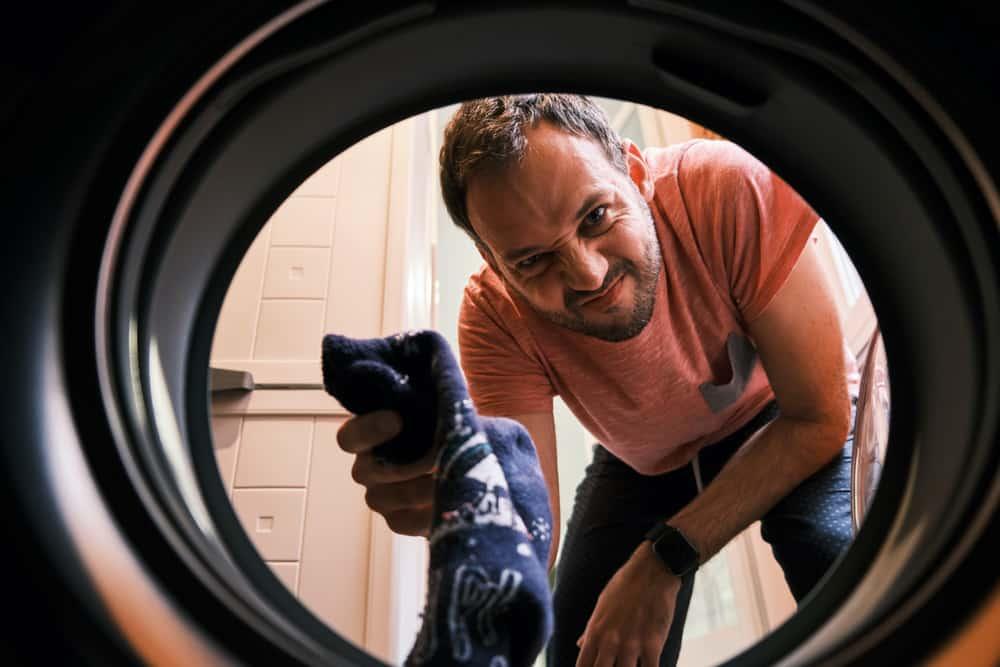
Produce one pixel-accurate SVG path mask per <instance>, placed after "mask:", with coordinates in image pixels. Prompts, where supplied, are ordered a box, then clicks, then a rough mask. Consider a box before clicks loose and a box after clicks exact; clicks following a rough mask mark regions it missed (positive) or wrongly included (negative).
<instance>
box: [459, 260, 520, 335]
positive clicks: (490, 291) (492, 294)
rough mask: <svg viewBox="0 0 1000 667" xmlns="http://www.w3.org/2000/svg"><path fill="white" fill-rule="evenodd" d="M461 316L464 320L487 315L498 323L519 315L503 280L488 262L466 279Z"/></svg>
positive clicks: (486, 316)
mask: <svg viewBox="0 0 1000 667" xmlns="http://www.w3.org/2000/svg"><path fill="white" fill-rule="evenodd" d="M459 317H460V319H462V320H463V321H469V320H471V319H478V318H484V317H485V318H488V319H490V320H493V321H495V322H497V323H499V322H503V321H508V320H511V319H515V318H518V317H519V314H518V310H517V306H516V304H515V303H514V300H513V299H512V298H511V296H510V293H509V292H508V291H507V288H506V286H505V285H504V282H503V280H501V279H500V276H498V275H497V274H496V272H495V271H494V270H493V269H491V268H490V266H489V265H488V264H483V265H482V266H481V267H480V268H479V269H478V270H476V271H474V272H473V273H472V275H470V276H469V279H468V281H466V283H465V290H464V293H463V295H462V307H461V312H460V313H459Z"/></svg>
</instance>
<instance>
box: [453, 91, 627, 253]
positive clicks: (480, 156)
mask: <svg viewBox="0 0 1000 667" xmlns="http://www.w3.org/2000/svg"><path fill="white" fill-rule="evenodd" d="M541 121H546V122H548V123H551V124H552V125H554V126H555V127H557V128H560V129H562V130H565V131H567V132H569V133H571V134H574V135H577V136H579V137H584V138H589V139H593V140H594V141H596V142H597V143H598V144H600V145H601V147H602V148H603V149H604V152H605V153H606V154H607V156H608V159H609V160H610V161H611V163H612V164H614V165H615V166H616V167H618V168H619V169H621V170H622V171H623V172H625V171H627V168H628V167H627V162H626V157H625V147H624V146H623V145H622V140H621V138H620V137H619V136H618V133H617V132H615V131H614V129H612V127H611V123H610V121H609V120H608V117H607V115H606V114H605V113H604V111H603V110H602V109H601V107H599V106H597V104H595V103H594V102H593V101H591V100H590V99H589V98H587V97H584V96H582V95H558V94H552V93H536V94H531V95H503V96H499V97H486V98H483V99H478V100H472V101H469V102H464V103H463V104H462V105H461V106H460V107H459V108H458V111H456V112H455V115H454V116H453V117H452V118H451V120H450V121H449V122H448V125H447V126H446V127H445V130H444V143H443V144H442V146H441V154H440V169H441V194H442V196H443V197H444V203H445V206H446V207H447V209H448V213H449V215H451V219H452V220H453V221H454V222H455V224H456V225H458V226H459V227H461V228H462V229H464V230H465V232H466V233H467V234H468V235H469V236H470V237H472V240H473V241H475V242H476V243H482V241H481V240H480V239H479V237H478V235H477V234H476V232H475V230H474V229H473V228H472V223H471V222H470V221H469V210H468V206H467V203H466V195H467V193H468V187H469V179H470V178H471V177H472V176H473V175H474V174H476V173H479V172H481V171H484V170H486V169H490V168H496V167H503V166H506V165H508V164H510V163H512V162H514V161H517V160H520V159H521V158H523V157H524V153H525V150H526V149H527V146H528V142H527V140H526V139H525V136H524V132H525V130H526V129H530V128H533V127H535V126H536V125H538V123H539V122H541Z"/></svg>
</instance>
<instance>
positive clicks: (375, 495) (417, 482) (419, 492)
mask: <svg viewBox="0 0 1000 667" xmlns="http://www.w3.org/2000/svg"><path fill="white" fill-rule="evenodd" d="M433 501H434V478H433V477H432V476H430V475H422V476H420V477H417V478H416V479H410V480H406V481H404V482H395V483H392V484H380V485H378V486H373V487H371V488H369V489H368V490H367V491H366V492H365V503H366V504H367V505H368V506H369V507H371V508H372V509H373V510H375V511H376V512H378V513H379V514H383V515H384V514H386V513H388V512H395V511H397V510H405V509H413V508H415V507H426V506H430V505H431V503H433Z"/></svg>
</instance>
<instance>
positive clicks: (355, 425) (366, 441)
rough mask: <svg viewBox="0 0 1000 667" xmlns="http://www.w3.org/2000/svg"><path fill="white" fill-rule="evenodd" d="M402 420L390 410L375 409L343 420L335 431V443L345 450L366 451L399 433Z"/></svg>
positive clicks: (396, 413)
mask: <svg viewBox="0 0 1000 667" xmlns="http://www.w3.org/2000/svg"><path fill="white" fill-rule="evenodd" d="M402 427H403V420H402V419H401V418H400V416H399V413H398V412H395V411H392V410H376V411H375V412H369V413H366V414H363V415H357V416H356V417H352V418H350V419H348V420H347V421H346V422H344V425H343V426H341V427H340V429H339V430H338V431H337V443H338V444H339V445H340V448H341V449H343V450H344V451H345V452H350V453H352V454H356V453H358V452H367V451H369V450H371V449H373V448H375V447H377V446H379V445H381V444H382V443H384V442H386V441H388V440H391V439H392V438H394V437H396V436H397V435H399V432H400V430H401V429H402Z"/></svg>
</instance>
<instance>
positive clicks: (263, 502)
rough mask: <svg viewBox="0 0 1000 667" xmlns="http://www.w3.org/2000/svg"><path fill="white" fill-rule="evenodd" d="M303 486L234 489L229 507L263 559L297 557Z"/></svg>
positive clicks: (304, 497) (299, 544)
mask: <svg viewBox="0 0 1000 667" xmlns="http://www.w3.org/2000/svg"><path fill="white" fill-rule="evenodd" d="M305 501H306V491H305V489H235V490H234V491H233V507H234V508H235V509H236V515H237V516H239V518H240V523H241V524H243V529H244V530H245V531H247V535H249V536H250V539H251V541H253V544H254V546H255V547H256V548H257V551H258V552H260V555H261V558H263V559H264V560H288V561H292V560H296V561H297V560H299V555H300V552H301V547H302V519H303V515H304V510H305Z"/></svg>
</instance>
